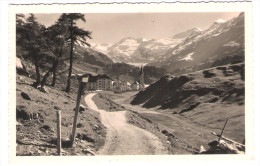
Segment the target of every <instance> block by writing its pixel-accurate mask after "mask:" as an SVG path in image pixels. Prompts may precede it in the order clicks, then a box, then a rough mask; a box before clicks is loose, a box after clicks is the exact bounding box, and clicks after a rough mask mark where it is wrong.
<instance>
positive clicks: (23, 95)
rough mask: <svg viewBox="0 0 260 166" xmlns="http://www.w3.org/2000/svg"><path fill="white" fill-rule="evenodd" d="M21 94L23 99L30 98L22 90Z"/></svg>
mask: <svg viewBox="0 0 260 166" xmlns="http://www.w3.org/2000/svg"><path fill="white" fill-rule="evenodd" d="M21 96H22V97H23V99H25V100H31V98H30V96H29V95H28V94H27V93H25V92H22V93H21Z"/></svg>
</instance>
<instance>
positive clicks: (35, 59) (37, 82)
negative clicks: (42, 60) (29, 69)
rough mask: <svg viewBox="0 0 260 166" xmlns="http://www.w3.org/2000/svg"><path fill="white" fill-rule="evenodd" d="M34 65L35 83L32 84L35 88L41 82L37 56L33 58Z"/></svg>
mask: <svg viewBox="0 0 260 166" xmlns="http://www.w3.org/2000/svg"><path fill="white" fill-rule="evenodd" d="M34 65H35V72H36V82H35V83H34V86H35V87H37V86H38V85H39V84H40V82H41V74H40V67H39V59H38V57H37V56H36V57H35V58H34Z"/></svg>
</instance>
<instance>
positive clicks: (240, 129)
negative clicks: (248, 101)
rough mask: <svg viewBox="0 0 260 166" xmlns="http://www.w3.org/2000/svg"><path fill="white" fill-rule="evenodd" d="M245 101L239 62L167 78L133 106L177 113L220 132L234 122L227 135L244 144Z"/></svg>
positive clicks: (242, 72) (160, 81)
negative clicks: (225, 124) (226, 124)
mask: <svg viewBox="0 0 260 166" xmlns="http://www.w3.org/2000/svg"><path fill="white" fill-rule="evenodd" d="M244 100H245V82H244V63H240V64H235V65H228V66H219V67H216V68H211V69H207V70H203V71H197V72H194V73H189V74H185V75H180V76H173V75H167V76H164V77H162V78H161V79H160V80H159V81H157V82H155V83H154V84H152V85H150V86H149V87H148V88H146V89H145V90H144V91H141V92H139V93H138V94H137V95H136V96H135V97H134V98H133V100H132V102H131V104H133V105H141V106H142V107H144V108H156V109H157V110H158V111H160V112H168V113H172V114H178V115H181V116H184V117H185V118H188V119H189V120H191V121H192V122H194V123H196V124H200V125H203V126H207V127H211V128H212V129H214V128H218V129H221V127H223V123H224V121H225V120H226V119H227V118H229V119H230V120H229V121H231V122H230V123H229V125H228V127H227V131H226V134H227V135H228V136H230V137H231V138H232V139H235V140H237V141H239V142H242V141H243V139H244V135H245V133H244V132H245V119H244V118H245V108H244V106H245V105H244ZM213 117H214V118H213Z"/></svg>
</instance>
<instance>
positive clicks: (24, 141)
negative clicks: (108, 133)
mask: <svg viewBox="0 0 260 166" xmlns="http://www.w3.org/2000/svg"><path fill="white" fill-rule="evenodd" d="M33 81H34V80H32V79H30V78H29V77H25V76H19V75H17V84H16V93H17V98H16V104H17V107H21V106H24V108H25V110H26V112H27V113H29V114H33V113H38V114H40V115H41V116H40V117H39V118H36V119H31V120H23V119H21V118H17V122H18V123H17V132H16V136H17V151H16V154H17V155H56V153H57V151H56V142H55V139H56V124H57V123H56V109H60V110H61V116H62V139H63V140H64V142H66V140H68V139H69V136H70V134H71V130H72V123H73V117H74V111H73V108H74V107H75V105H76V103H75V99H76V93H74V92H71V93H69V94H68V93H65V92H64V91H61V89H59V88H51V87H48V88H47V89H48V90H49V93H43V92H40V91H39V90H37V89H35V88H33V87H32V86H31V85H30V84H32V83H33ZM57 87H62V86H61V85H57ZM21 92H25V93H26V94H28V95H29V96H30V98H31V100H25V99H24V98H22V96H21ZM81 103H82V104H84V101H83V99H82V101H81ZM79 123H80V124H82V125H83V127H80V128H77V134H78V133H79V134H81V136H82V137H81V138H79V139H77V140H76V142H75V143H76V144H75V147H74V148H64V149H63V150H64V152H63V155H88V154H90V153H89V152H91V151H93V152H95V151H96V150H97V149H98V148H99V147H101V146H102V145H103V144H104V140H105V127H104V126H103V125H102V124H101V122H100V119H99V114H98V113H97V112H95V111H91V110H89V109H87V110H86V111H85V112H83V113H80V114H79V116H78V124H79ZM43 126H49V128H50V129H43V128H42V127H43ZM64 146H65V144H64Z"/></svg>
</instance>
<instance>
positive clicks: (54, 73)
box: [51, 64, 58, 87]
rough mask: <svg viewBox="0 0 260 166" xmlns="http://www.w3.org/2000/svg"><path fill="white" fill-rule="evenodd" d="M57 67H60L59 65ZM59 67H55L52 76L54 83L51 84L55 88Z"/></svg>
mask: <svg viewBox="0 0 260 166" xmlns="http://www.w3.org/2000/svg"><path fill="white" fill-rule="evenodd" d="M57 66H58V64H57ZM57 66H55V67H54V69H53V73H52V74H53V76H52V83H51V86H53V87H54V86H55V84H56V72H57Z"/></svg>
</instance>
